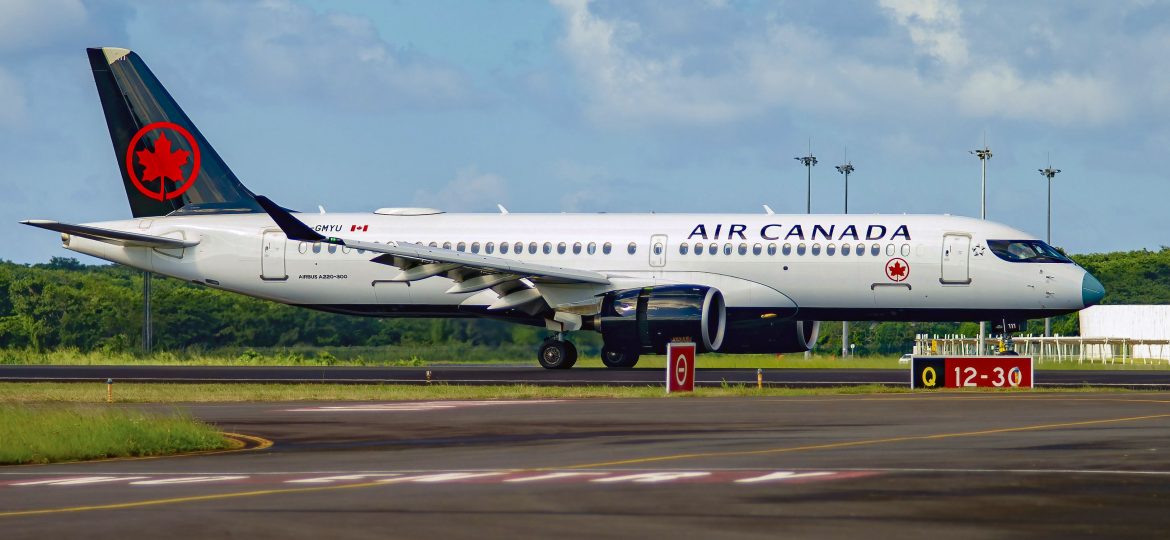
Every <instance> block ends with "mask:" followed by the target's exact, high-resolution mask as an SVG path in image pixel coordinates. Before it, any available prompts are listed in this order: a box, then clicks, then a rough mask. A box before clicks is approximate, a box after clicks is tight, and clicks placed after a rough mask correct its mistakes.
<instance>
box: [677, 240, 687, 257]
mask: <svg viewBox="0 0 1170 540" xmlns="http://www.w3.org/2000/svg"><path fill="white" fill-rule="evenodd" d="M678 254H679V255H686V254H687V243H686V242H683V243H681V244H679V245H678Z"/></svg>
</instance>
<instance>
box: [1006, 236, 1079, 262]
mask: <svg viewBox="0 0 1170 540" xmlns="http://www.w3.org/2000/svg"><path fill="white" fill-rule="evenodd" d="M987 247H989V248H991V252H992V253H994V254H995V256H996V257H999V258H1001V259H1003V260H1005V261H1008V262H1026V263H1071V262H1072V261H1071V260H1069V258H1068V257H1065V256H1064V255H1063V254H1061V253H1060V252H1059V251H1057V250H1056V248H1054V247H1052V246H1050V245H1048V244H1045V243H1044V242H1041V241H1040V240H988V241H987Z"/></svg>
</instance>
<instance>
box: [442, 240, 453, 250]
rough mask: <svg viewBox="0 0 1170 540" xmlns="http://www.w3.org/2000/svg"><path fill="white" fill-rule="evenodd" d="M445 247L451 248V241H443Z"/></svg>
mask: <svg viewBox="0 0 1170 540" xmlns="http://www.w3.org/2000/svg"><path fill="white" fill-rule="evenodd" d="M443 249H451V242H443Z"/></svg>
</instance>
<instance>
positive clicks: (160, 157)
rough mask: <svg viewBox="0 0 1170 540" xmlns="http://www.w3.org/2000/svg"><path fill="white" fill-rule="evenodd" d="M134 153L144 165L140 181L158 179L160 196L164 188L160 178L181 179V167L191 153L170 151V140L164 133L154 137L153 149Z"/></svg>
mask: <svg viewBox="0 0 1170 540" xmlns="http://www.w3.org/2000/svg"><path fill="white" fill-rule="evenodd" d="M135 154H137V156H138V162H139V163H141V164H142V165H143V167H145V169H144V170H143V171H142V181H143V182H147V181H150V180H155V179H158V180H160V181H159V190H158V191H159V195H160V196H161V195H162V193H163V191H164V190H165V189H166V188H165V183H164V182H162V180H167V179H169V180H174V181H178V180H182V179H183V169H182V167H183V165H186V164H187V158H188V157H190V155H191V153H190V152H188V151H186V150H175V151H173V152H172V151H171V141H170V139H167V134H166V133H160V134H159V136H158V139H155V141H154V149H153V150H139V151H138V152H136V153H135Z"/></svg>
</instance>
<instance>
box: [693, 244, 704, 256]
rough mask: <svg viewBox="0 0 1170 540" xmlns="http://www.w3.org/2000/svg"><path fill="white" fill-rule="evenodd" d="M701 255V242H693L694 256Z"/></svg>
mask: <svg viewBox="0 0 1170 540" xmlns="http://www.w3.org/2000/svg"><path fill="white" fill-rule="evenodd" d="M702 254H703V243H702V242H695V255H702Z"/></svg>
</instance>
